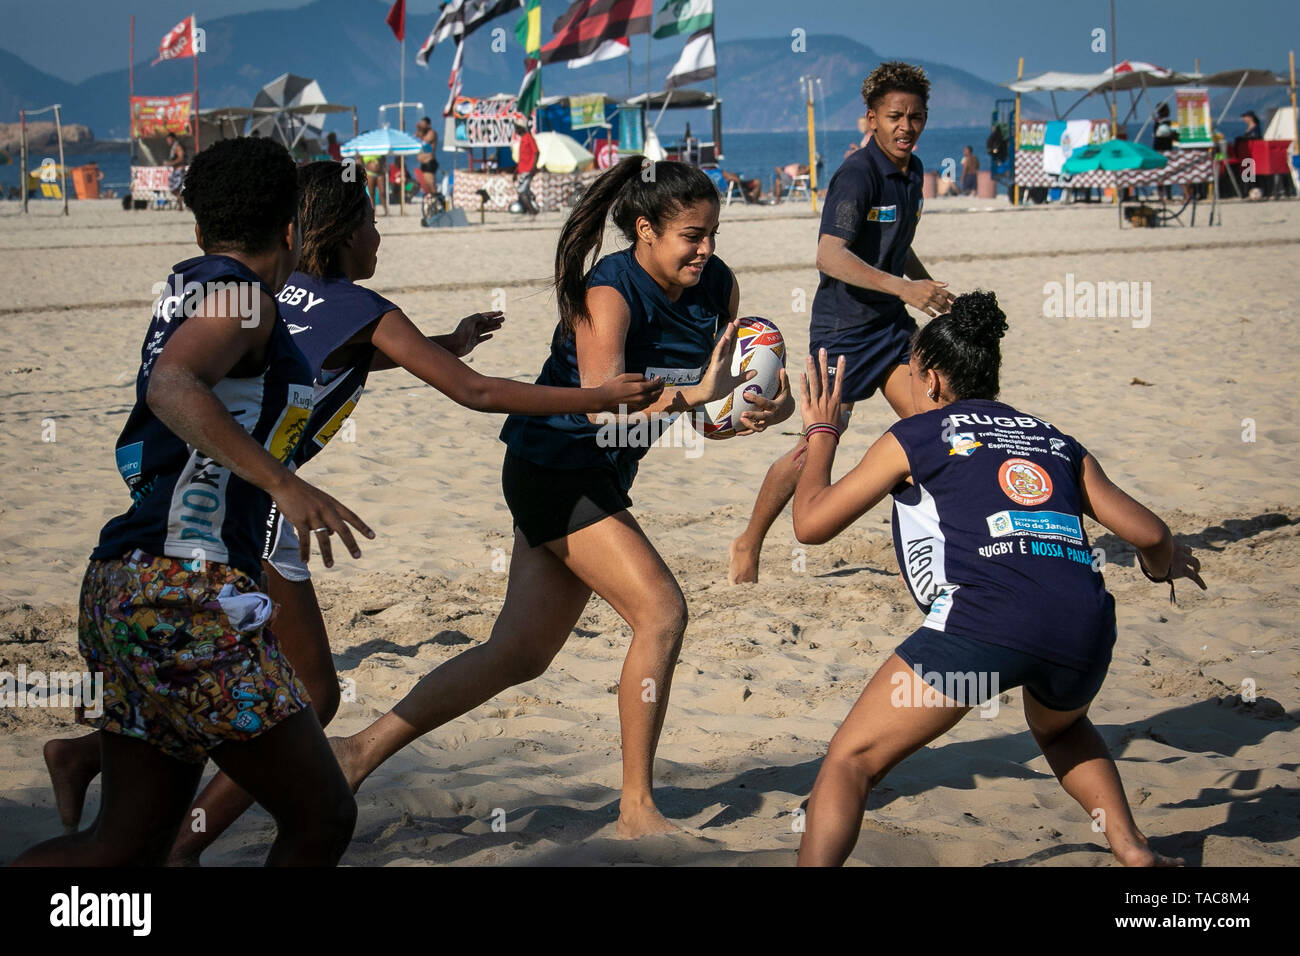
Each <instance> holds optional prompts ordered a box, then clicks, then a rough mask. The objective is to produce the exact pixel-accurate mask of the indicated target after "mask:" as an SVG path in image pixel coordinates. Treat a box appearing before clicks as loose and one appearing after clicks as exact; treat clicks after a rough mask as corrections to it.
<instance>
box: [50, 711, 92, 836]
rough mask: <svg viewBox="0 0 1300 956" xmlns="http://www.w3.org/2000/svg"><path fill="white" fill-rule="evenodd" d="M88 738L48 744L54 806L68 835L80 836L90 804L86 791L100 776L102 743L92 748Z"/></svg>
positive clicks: (66, 738)
mask: <svg viewBox="0 0 1300 956" xmlns="http://www.w3.org/2000/svg"><path fill="white" fill-rule="evenodd" d="M93 736H95V735H94V734H87V735H86V737H93ZM86 737H64V738H62V739H59V740H49V741H46V743H45V750H44V754H45V769H46V770H48V771H49V774H50V785H51V786H52V787H53V788H54V804H55V806H57V807H58V809H59V822H61V823H62V824H63V831H64V832H65V833H76V832H77V827H78V826H79V825H80V824H81V810H82V808H83V807H84V806H85V804H86V789H87V788H88V787H89V786H90V781H92V780H94V779H95V777H96V775H97V774H98V773H99V747H98V741H96V746H93V747H92V746H91V745H90V743H89V742H88V741H87V740H86Z"/></svg>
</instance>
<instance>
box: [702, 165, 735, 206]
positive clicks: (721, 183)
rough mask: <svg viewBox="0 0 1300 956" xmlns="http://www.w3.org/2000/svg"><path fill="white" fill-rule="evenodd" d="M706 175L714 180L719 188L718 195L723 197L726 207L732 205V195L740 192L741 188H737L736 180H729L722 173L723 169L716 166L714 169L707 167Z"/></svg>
mask: <svg viewBox="0 0 1300 956" xmlns="http://www.w3.org/2000/svg"><path fill="white" fill-rule="evenodd" d="M704 175H706V176H708V177H709V179H711V180H713V185H714V186H715V187H716V188H717V190H718V195H719V196H721V197H722V199H723V207H724V208H727V207H730V206H731V197H732V196H734V195H736V193H737V192H739V190H738V189H737V188H736V184H735V183H734V182H728V181H727V180H726V178H725V177H724V176H723V175H722V170H720V169H718V168H716V167H714V168H712V169H705V170H704Z"/></svg>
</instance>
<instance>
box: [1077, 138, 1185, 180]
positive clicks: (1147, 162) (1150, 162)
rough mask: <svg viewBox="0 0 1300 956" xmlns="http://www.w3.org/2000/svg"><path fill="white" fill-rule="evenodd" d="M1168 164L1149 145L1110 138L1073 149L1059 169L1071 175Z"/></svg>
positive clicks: (1148, 167) (1160, 166)
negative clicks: (1099, 142)
mask: <svg viewBox="0 0 1300 956" xmlns="http://www.w3.org/2000/svg"><path fill="white" fill-rule="evenodd" d="M1168 164H1169V160H1168V159H1166V158H1165V157H1164V155H1162V154H1161V153H1157V152H1156V151H1155V150H1154V149H1152V148H1151V147H1150V146H1143V145H1142V144H1141V143H1133V142H1129V141H1128V140H1126V139H1112V140H1110V141H1108V142H1105V143H1102V144H1100V145H1099V146H1087V147H1085V148H1083V149H1077V150H1075V151H1074V152H1073V153H1072V154H1071V155H1070V158H1069V159H1067V160H1066V161H1065V165H1063V166H1062V167H1061V171H1062V172H1065V173H1069V174H1070V175H1072V176H1073V175H1075V174H1076V173H1090V172H1092V171H1094V170H1097V169H1105V170H1109V171H1111V172H1115V171H1118V170H1129V169H1160V168H1162V167H1164V166H1166V165H1168Z"/></svg>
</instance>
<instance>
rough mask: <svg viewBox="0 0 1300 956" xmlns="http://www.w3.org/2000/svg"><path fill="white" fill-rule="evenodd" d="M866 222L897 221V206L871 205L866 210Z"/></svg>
mask: <svg viewBox="0 0 1300 956" xmlns="http://www.w3.org/2000/svg"><path fill="white" fill-rule="evenodd" d="M867 222H898V207H897V206H872V207H871V208H870V209H869V210H867Z"/></svg>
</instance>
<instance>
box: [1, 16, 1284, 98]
mask: <svg viewBox="0 0 1300 956" xmlns="http://www.w3.org/2000/svg"><path fill="white" fill-rule="evenodd" d="M356 2H357V5H358V7H365V6H373V7H374V10H375V16H376V17H377V18H379V19H382V18H383V16H384V14H385V12H386V10H387V8H388V6H389V3H390V0H356ZM302 5H303V0H182V2H175V0H59V2H58V3H56V4H53V5H43V4H38V3H35V2H33V0H0V23H3V24H4V31H3V33H0V48H3V49H5V50H8V51H9V52H11V53H15V54H17V55H19V56H21V57H22V58H23V59H25V60H27V61H28V62H29V63H31V64H32V65H34V66H36V67H38V68H40V69H42V70H45V71H46V72H48V73H53V74H55V75H57V76H61V77H63V78H64V79H66V80H69V81H71V82H74V83H75V82H80V81H81V80H84V79H86V78H87V77H89V76H93V75H95V74H97V73H101V72H104V71H106V70H111V69H116V68H119V67H121V66H124V65H125V63H126V61H127V49H126V47H127V32H128V31H127V24H128V18H129V17H130V15H131V14H132V13H134V14H135V16H136V54H137V59H139V58H141V57H143V56H144V55H146V54H147V52H148V51H149V50H150V49H152V48H153V47H154V46H156V44H157V42H158V40H159V39H160V38H161V37H162V35H163V34H164V33H165V32H166V31H167V30H168V29H170V28H171V27H172V26H173V25H174V24H175V23H176V22H178V21H179V20H181V19H183V18H184V17H185V16H187V15H188V14H189V13H191V12H195V13H197V14H198V17H199V23H200V24H202V22H203V19H204V18H205V17H208V18H211V17H217V16H222V15H225V14H230V13H245V12H249V11H253V10H258V9H267V8H290V7H298V6H302ZM565 6H566V0H544V12H545V17H544V23H545V24H546V26H545V29H544V34H543V35H544V36H549V33H550V27H549V23H550V20H551V19H553V17H554V16H555V15H556V14H558V13H559V12H560V11H562V10H563V9H564V8H565ZM437 7H438V3H437V2H436V0H408V3H407V10H408V14H407V16H408V39H407V43H408V55H414V50H413V49H412V47H415V46H418V44H419V42H420V40H421V39H423V37H424V35H425V34H426V33H427V31H428V28H429V27H430V26H431V25H432V23H433V19H434V16H435V11H436V10H437ZM715 8H716V11H717V34H718V38H719V40H738V39H743V38H746V37H759V36H764V37H771V36H788V35H789V34H790V31H791V30H792V29H794V28H795V27H800V28H802V29H804V30H806V31H807V32H808V33H840V34H842V35H846V36H850V37H852V38H854V39H856V40H859V41H861V42H863V43H865V44H867V45H868V46H870V47H872V48H873V49H875V50H877V51H878V52H880V53H882V54H885V55H891V56H909V55H911V56H917V57H921V58H924V59H929V60H938V61H940V62H945V63H948V64H951V65H952V66H956V67H960V68H962V69H965V70H969V71H970V72H972V73H974V74H976V75H977V76H980V77H983V78H984V79H987V80H991V81H993V82H1005V81H1007V80H1009V79H1012V78H1014V76H1015V69H1016V58H1017V57H1018V56H1024V57H1025V71H1026V73H1028V74H1031V75H1032V74H1034V73H1040V72H1043V71H1044V70H1049V69H1057V70H1072V71H1080V72H1084V71H1096V70H1101V69H1104V68H1105V67H1106V66H1109V65H1110V56H1109V53H1107V54H1097V53H1093V52H1092V51H1091V49H1090V47H1091V44H1092V31H1093V30H1094V29H1095V28H1097V27H1100V28H1103V29H1109V16H1110V14H1109V4H1108V2H1107V0H995V2H994V3H983V2H980V0H931V2H924V0H922V2H921V3H916V4H912V3H908V2H907V0H903V2H898V0H892V2H888V3H885V2H880V0H802V2H800V3H792V2H791V0H716V2H715ZM994 11H996V12H994ZM1116 11H1117V12H1116V20H1117V23H1116V37H1115V40H1116V41H1117V42H1116V51H1117V52H1118V54H1119V56H1120V57H1121V58H1133V59H1144V60H1151V61H1153V62H1156V63H1158V64H1160V65H1162V66H1168V67H1172V68H1175V69H1181V70H1191V69H1192V67H1193V64H1194V60H1195V58H1196V57H1200V61H1201V69H1202V70H1204V71H1206V72H1210V71H1213V70H1219V69H1228V68H1231V67H1241V66H1256V67H1265V68H1269V69H1273V70H1277V71H1283V70H1285V68H1286V62H1287V59H1286V57H1287V49H1288V47H1289V46H1290V47H1295V46H1300V2H1297V0H1235V2H1229V3H1224V2H1209V0H1181V2H1179V3H1177V4H1172V3H1169V2H1167V0H1116Z"/></svg>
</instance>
